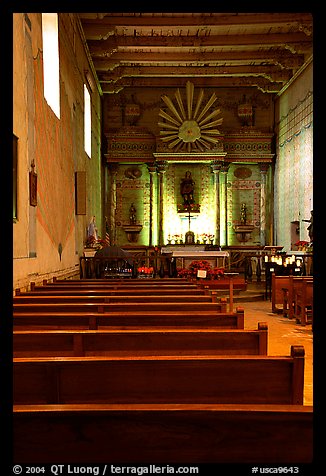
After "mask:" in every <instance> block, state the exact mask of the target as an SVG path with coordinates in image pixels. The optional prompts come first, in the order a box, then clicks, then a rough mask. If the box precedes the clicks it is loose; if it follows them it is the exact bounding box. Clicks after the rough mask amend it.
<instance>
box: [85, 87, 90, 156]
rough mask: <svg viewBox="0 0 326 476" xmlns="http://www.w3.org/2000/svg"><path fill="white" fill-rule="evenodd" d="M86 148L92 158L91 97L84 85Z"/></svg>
mask: <svg viewBox="0 0 326 476" xmlns="http://www.w3.org/2000/svg"><path fill="white" fill-rule="evenodd" d="M84 147H85V152H86V154H87V155H88V156H89V157H92V113H91V95H90V94H89V91H88V88H87V86H86V84H84Z"/></svg>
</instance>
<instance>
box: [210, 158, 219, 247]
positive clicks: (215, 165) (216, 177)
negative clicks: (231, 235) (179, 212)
mask: <svg viewBox="0 0 326 476" xmlns="http://www.w3.org/2000/svg"><path fill="white" fill-rule="evenodd" d="M211 167H212V170H213V174H214V187H215V207H216V215H215V216H216V222H215V244H216V245H219V244H220V183H219V182H220V177H219V172H220V169H221V164H220V163H219V162H213V163H212V164H211Z"/></svg>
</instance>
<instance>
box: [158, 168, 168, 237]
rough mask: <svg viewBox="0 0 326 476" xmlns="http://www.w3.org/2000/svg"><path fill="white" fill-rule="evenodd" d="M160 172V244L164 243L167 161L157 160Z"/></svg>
mask: <svg viewBox="0 0 326 476" xmlns="http://www.w3.org/2000/svg"><path fill="white" fill-rule="evenodd" d="M157 172H158V194H157V201H158V204H157V210H158V245H159V246H163V245H164V234H163V230H164V208H163V199H164V174H165V172H166V162H157Z"/></svg>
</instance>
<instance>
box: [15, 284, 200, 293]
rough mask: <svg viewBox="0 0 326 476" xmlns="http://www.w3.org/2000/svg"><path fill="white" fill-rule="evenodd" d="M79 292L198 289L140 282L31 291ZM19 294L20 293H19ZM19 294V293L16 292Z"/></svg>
mask: <svg viewBox="0 0 326 476" xmlns="http://www.w3.org/2000/svg"><path fill="white" fill-rule="evenodd" d="M58 290H61V291H66V290H70V291H73V292H74V291H78V290H84V291H85V290H86V291H96V290H99V291H104V292H106V291H110V290H130V291H137V290H138V291H143V292H145V293H147V292H149V291H150V292H154V291H157V292H166V291H167V290H170V291H174V292H176V293H178V292H180V291H182V290H184V291H188V292H190V291H191V290H193V291H197V290H198V288H197V286H196V285H195V284H192V285H185V286H176V285H174V284H166V285H165V286H160V285H158V284H155V285H154V284H152V285H151V286H147V285H146V284H145V283H143V282H140V283H139V284H137V285H136V284H133V285H131V286H129V285H128V284H83V285H80V284H64V285H61V284H48V285H46V286H36V285H35V286H32V285H31V291H43V292H49V291H58ZM18 292H19V291H18ZM16 294H17V291H16Z"/></svg>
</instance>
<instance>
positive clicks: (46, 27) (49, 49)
mask: <svg viewBox="0 0 326 476" xmlns="http://www.w3.org/2000/svg"><path fill="white" fill-rule="evenodd" d="M42 38H43V74H44V97H45V99H46V102H47V103H48V105H49V106H50V107H51V109H52V110H53V112H54V113H55V115H56V116H57V117H58V118H59V119H60V81H59V41H58V14H57V13H42Z"/></svg>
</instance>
